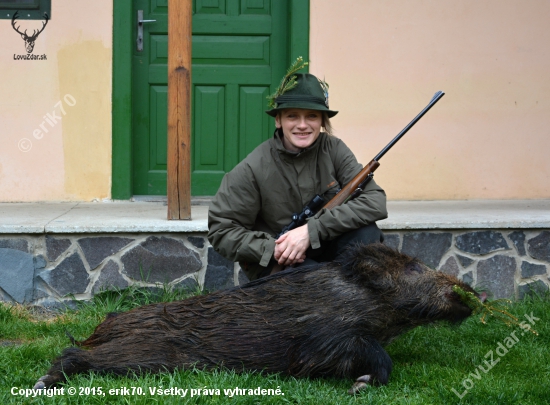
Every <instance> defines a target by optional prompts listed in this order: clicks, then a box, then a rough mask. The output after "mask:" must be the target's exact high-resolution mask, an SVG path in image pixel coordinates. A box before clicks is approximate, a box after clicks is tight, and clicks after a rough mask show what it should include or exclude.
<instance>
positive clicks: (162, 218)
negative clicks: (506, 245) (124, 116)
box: [0, 200, 550, 234]
mask: <svg viewBox="0 0 550 405" xmlns="http://www.w3.org/2000/svg"><path fill="white" fill-rule="evenodd" d="M388 210H389V218H387V219H385V220H384V221H380V222H379V223H378V224H379V226H380V228H382V229H385V230H399V229H548V228H550V200H505V201H501V200H468V201H390V202H389V203H388ZM166 212H167V208H166V205H165V203H163V202H162V201H160V202H159V201H156V202H126V201H124V202H107V203H105V202H103V203H67V202H61V203H0V233H4V234H8V233H9V234H18V233H25V234H37V233H38V234H41V233H48V234H57V233H105V232H109V233H128V232H147V233H156V232H159V233H160V232H169V233H171V232H183V233H188V232H207V231H208V218H207V217H208V207H207V206H204V205H194V206H192V208H191V213H192V219H191V220H190V221H168V220H167V219H166Z"/></svg>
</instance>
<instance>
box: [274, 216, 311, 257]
mask: <svg viewBox="0 0 550 405" xmlns="http://www.w3.org/2000/svg"><path fill="white" fill-rule="evenodd" d="M309 245H310V243H309V233H308V231H307V224H306V225H302V226H300V227H298V228H295V229H293V230H292V231H288V232H287V233H285V234H284V235H282V236H281V237H280V238H279V239H277V240H276V241H275V252H274V254H273V256H274V257H275V260H277V263H279V264H280V265H283V266H291V265H293V264H296V263H303V261H304V260H305V258H306V250H307V248H308V247H309Z"/></svg>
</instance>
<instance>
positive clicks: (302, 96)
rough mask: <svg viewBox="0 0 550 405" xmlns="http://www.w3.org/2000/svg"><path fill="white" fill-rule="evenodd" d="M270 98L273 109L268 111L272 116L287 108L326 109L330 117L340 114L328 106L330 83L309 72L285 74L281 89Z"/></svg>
mask: <svg viewBox="0 0 550 405" xmlns="http://www.w3.org/2000/svg"><path fill="white" fill-rule="evenodd" d="M268 98H269V99H270V101H271V102H270V106H271V107H272V109H271V110H267V111H266V113H268V114H269V115H271V116H272V117H276V116H277V113H278V112H279V111H281V110H284V109H286V108H302V109H304V110H318V111H326V113H327V115H328V117H329V118H332V117H334V116H335V115H336V114H338V111H333V110H330V109H329V107H328V84H327V83H326V82H324V81H321V80H319V79H317V78H316V77H315V76H313V75H312V74H309V73H296V74H294V75H292V76H289V75H287V76H285V78H283V82H282V83H281V86H280V87H279V89H278V90H277V91H276V92H275V93H274V94H273V95H272V96H270V97H268Z"/></svg>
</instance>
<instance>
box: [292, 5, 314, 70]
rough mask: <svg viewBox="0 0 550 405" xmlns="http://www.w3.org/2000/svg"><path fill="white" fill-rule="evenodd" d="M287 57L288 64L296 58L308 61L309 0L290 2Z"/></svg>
mask: <svg viewBox="0 0 550 405" xmlns="http://www.w3.org/2000/svg"><path fill="white" fill-rule="evenodd" d="M289 56H290V59H289V63H290V62H292V61H294V60H296V58H297V57H298V56H303V57H304V59H305V60H306V61H309V0H290V55H289ZM306 70H307V71H309V69H308V68H306Z"/></svg>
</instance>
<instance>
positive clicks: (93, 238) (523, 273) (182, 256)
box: [0, 229, 550, 306]
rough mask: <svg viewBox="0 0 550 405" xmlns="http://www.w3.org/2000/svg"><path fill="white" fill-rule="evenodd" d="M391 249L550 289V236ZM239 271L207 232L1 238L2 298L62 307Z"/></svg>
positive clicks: (516, 234)
mask: <svg viewBox="0 0 550 405" xmlns="http://www.w3.org/2000/svg"><path fill="white" fill-rule="evenodd" d="M385 235H386V240H385V243H386V244H387V245H388V246H391V247H394V248H396V249H398V250H400V251H402V252H404V253H407V254H409V255H411V256H416V257H418V258H420V259H421V260H422V261H423V262H424V263H426V264H427V265H428V266H429V267H432V268H435V269H438V270H441V271H444V272H446V273H450V274H453V275H455V276H457V277H459V278H461V279H462V280H464V281H465V282H467V283H468V284H471V285H473V286H474V287H476V288H479V289H485V290H488V291H489V292H490V293H492V295H493V296H494V297H495V298H519V299H521V298H523V297H524V296H525V294H527V293H530V291H532V290H535V291H538V292H542V291H547V290H548V289H549V285H550V279H549V270H550V231H548V230H511V229H508V230H468V231H465V230H459V231H458V230H453V231H440V230H438V231H412V230H403V231H394V230H392V231H385ZM246 281H247V279H246V276H245V275H244V274H243V273H242V271H241V270H240V269H239V267H238V265H235V264H234V263H232V262H230V261H228V260H226V259H224V258H223V257H221V256H220V255H218V254H217V253H216V252H215V251H214V250H213V248H212V247H211V246H210V245H209V243H208V241H207V239H206V236H205V234H203V233H197V234H188V233H167V234H112V233H111V234H80V235H78V234H76V235H75V234H53V235H50V234H46V235H36V236H33V235H6V234H4V235H2V236H0V299H2V300H4V301H14V302H19V303H33V304H41V305H45V306H56V305H58V303H59V301H63V300H71V299H72V297H74V298H76V299H78V300H86V299H89V298H91V297H92V296H93V294H95V293H97V292H99V291H102V290H105V289H112V288H125V287H128V286H129V285H131V284H137V285H140V286H159V285H169V286H173V287H185V288H190V289H195V288H196V287H197V286H198V287H200V288H204V289H207V290H210V291H213V290H216V289H220V288H226V287H230V286H233V285H239V284H243V283H245V282H246Z"/></svg>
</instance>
